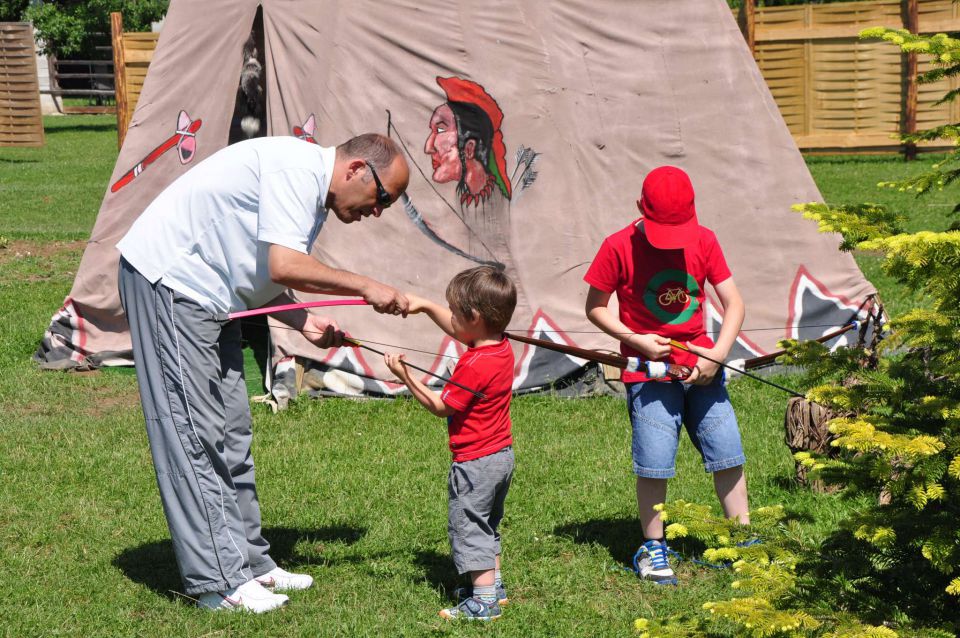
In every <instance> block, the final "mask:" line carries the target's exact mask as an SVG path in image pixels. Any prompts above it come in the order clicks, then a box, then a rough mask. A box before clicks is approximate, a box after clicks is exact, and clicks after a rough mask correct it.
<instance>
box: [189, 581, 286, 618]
mask: <svg viewBox="0 0 960 638" xmlns="http://www.w3.org/2000/svg"><path fill="white" fill-rule="evenodd" d="M288 602H290V599H289V598H287V597H286V596H284V595H283V594H274V593H273V592H270V591H267V590H266V589H264V587H263V585H261V584H260V583H258V582H257V581H256V580H248V581H247V582H245V583H244V584H242V585H240V586H239V587H234V588H233V589H227V590H225V591H208V592H206V593H203V594H200V597H199V598H198V599H197V607H200V608H203V609H212V610H215V611H217V610H220V609H228V610H230V611H236V610H242V611H249V612H253V613H255V614H262V613H264V612H266V611H271V610H273V609H279V608H280V607H283V606H284V605H286V604H287V603H288Z"/></svg>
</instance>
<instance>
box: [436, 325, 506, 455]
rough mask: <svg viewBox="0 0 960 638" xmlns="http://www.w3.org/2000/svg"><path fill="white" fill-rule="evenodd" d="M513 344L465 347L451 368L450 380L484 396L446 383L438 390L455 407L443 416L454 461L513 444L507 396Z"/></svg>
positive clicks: (445, 400) (450, 406)
mask: <svg viewBox="0 0 960 638" xmlns="http://www.w3.org/2000/svg"><path fill="white" fill-rule="evenodd" d="M513 365H514V364H513V348H511V347H510V343H509V342H508V341H507V339H506V338H504V339H503V341H501V342H500V343H496V344H491V345H487V346H480V347H478V348H469V349H467V351H466V353H464V355H463V356H462V357H460V360H459V361H458V362H457V366H456V367H455V368H454V369H453V374H452V375H450V379H451V380H452V381H456V382H457V383H459V384H461V385H465V386H467V387H468V388H471V389H473V390H476V391H478V392H481V393H483V394H484V395H486V398H485V399H480V398H478V397H477V396H475V395H473V394H471V393H470V392H467V391H466V390H464V389H463V388H458V387H457V386H455V385H453V384H452V383H448V384H447V385H446V386H444V388H443V392H442V393H441V394H440V399H441V400H442V401H443V404H444V405H446V406H447V407H449V408H451V409H453V410H455V412H454V413H453V414H452V415H450V417H448V419H447V432H448V434H449V435H450V451H451V452H453V460H454V461H455V462H460V461H471V460H473V459H478V458H480V457H481V456H487V455H489V454H493V453H494V452H499V451H500V450H502V449H503V448H505V447H507V446H508V445H512V444H513V437H512V436H511V434H510V397H511V395H512V394H513Z"/></svg>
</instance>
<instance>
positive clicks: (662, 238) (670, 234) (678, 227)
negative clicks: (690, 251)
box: [643, 215, 700, 250]
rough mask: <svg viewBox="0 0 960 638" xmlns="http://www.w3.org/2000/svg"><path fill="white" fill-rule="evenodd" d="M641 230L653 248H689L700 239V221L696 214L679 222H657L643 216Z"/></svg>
mask: <svg viewBox="0 0 960 638" xmlns="http://www.w3.org/2000/svg"><path fill="white" fill-rule="evenodd" d="M643 231H644V233H645V234H646V235H647V240H649V242H650V244H651V245H652V246H653V247H654V248H660V249H663V250H675V249H677V248H689V247H691V246H693V245H694V244H696V243H697V242H698V241H700V223H699V222H698V221H697V217H696V215H694V216H693V217H691V218H690V219H688V220H687V221H685V222H683V223H681V224H658V223H656V222H654V221H652V220H650V219H649V218H647V217H644V218H643Z"/></svg>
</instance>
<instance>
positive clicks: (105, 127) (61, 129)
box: [43, 122, 117, 135]
mask: <svg viewBox="0 0 960 638" xmlns="http://www.w3.org/2000/svg"><path fill="white" fill-rule="evenodd" d="M116 130H117V125H116V124H115V123H112V122H110V123H107V122H105V123H102V124H101V123H96V124H94V123H92V122H91V123H87V124H63V125H61V124H52V125H48V126H46V127H45V128H44V130H43V132H44V134H45V135H57V134H59V133H70V132H74V131H83V132H85V133H86V132H99V133H103V132H107V131H116Z"/></svg>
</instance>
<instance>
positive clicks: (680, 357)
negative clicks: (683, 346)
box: [583, 220, 730, 383]
mask: <svg viewBox="0 0 960 638" xmlns="http://www.w3.org/2000/svg"><path fill="white" fill-rule="evenodd" d="M637 221H639V220H637ZM637 221H634V222H633V223H632V224H630V225H629V226H627V227H626V228H624V229H623V230H620V231H618V232H616V233H614V234H612V235H610V236H609V237H607V238H606V239H605V240H603V244H602V245H601V246H600V250H599V251H598V252H597V256H596V257H594V259H593V263H592V264H590V268H589V269H588V270H587V274H586V275H584V277H583V280H584V281H586V282H587V283H588V284H590V285H591V286H593V287H594V288H596V289H598V290H602V291H603V292H608V293H614V292H615V293H617V301H618V303H619V305H620V321H622V322H623V323H624V324H625V325H626V326H627V327H628V328H630V329H631V330H633V331H634V332H637V333H639V334H658V335H660V336H663V337H669V338H671V339H676V340H677V341H679V342H681V343H686V342H688V341H689V342H691V343H693V344H694V345H697V346H706V347H708V348H710V347H713V341H712V340H711V339H710V337H708V336H707V334H706V330H705V329H704V321H703V302H704V299H705V296H704V282H705V281H709V282H710V283H711V284H712V285H714V286H716V285H717V284H719V283H720V282H722V281H724V280H726V279H728V278H729V277H730V269H729V268H727V262H726V260H725V259H724V258H723V251H722V250H720V244H718V243H717V236H716V235H714V234H713V231H712V230H710V229H708V228H705V227H703V226H701V227H700V241H699V242H698V243H697V244H696V245H694V246H693V247H691V248H686V249H677V250H662V249H659V248H654V247H653V246H652V245H651V244H650V242H649V241H647V236H646V235H645V234H644V233H643V231H641V230H640V229H639V228H638V227H637ZM620 352H621V353H623V355H624V356H627V357H640V358H643V356H642V355H641V354H640V353H639V352H637V351H636V350H634V349H633V348H630V347H629V346H627V345H626V344H625V343H623V342H621V343H620ZM667 360H668V361H669V362H671V363H677V364H679V365H684V366H688V367H693V366H694V364H696V362H697V356H696V355H695V354H693V353H690V352H685V351H683V350H680V349H679V348H673V349H672V351H671V353H670V356H669V357H668V359H667ZM621 378H622V379H623V381H624V383H633V382H635V381H649V379H648V378H647V375H646V371H641V372H624V373H623V375H622V377H621Z"/></svg>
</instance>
